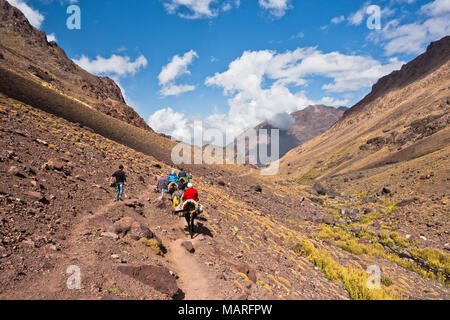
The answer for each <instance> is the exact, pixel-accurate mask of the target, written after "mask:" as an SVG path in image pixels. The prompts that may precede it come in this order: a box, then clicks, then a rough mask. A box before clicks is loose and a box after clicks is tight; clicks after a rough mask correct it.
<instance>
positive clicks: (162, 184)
mask: <svg viewBox="0 0 450 320" xmlns="http://www.w3.org/2000/svg"><path fill="white" fill-rule="evenodd" d="M168 182H169V181H168V180H167V178H166V177H164V176H161V177H159V178H158V181H157V183H156V187H157V188H158V190H159V192H161V199H164V192H165V191H166V186H167V184H168Z"/></svg>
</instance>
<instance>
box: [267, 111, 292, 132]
mask: <svg viewBox="0 0 450 320" xmlns="http://www.w3.org/2000/svg"><path fill="white" fill-rule="evenodd" d="M267 121H268V123H269V124H270V125H271V126H273V127H275V128H278V129H280V130H287V129H289V127H290V126H292V125H293V124H294V123H295V120H294V118H293V117H292V116H291V115H290V114H289V113H287V112H283V113H277V114H275V115H274V116H273V117H272V118H270V119H269V120H267Z"/></svg>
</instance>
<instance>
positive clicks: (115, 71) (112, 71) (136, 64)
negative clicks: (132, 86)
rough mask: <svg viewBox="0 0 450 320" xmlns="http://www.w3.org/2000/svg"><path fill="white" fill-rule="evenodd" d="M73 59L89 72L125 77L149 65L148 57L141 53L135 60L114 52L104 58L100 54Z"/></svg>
mask: <svg viewBox="0 0 450 320" xmlns="http://www.w3.org/2000/svg"><path fill="white" fill-rule="evenodd" d="M73 61H74V62H75V63H76V64H78V65H79V66H80V67H82V68H83V69H85V70H86V71H88V72H91V73H93V74H96V75H111V76H113V77H123V76H127V75H134V74H135V73H136V72H138V71H139V69H141V68H145V67H146V66H147V63H148V62H147V59H146V58H145V57H144V56H143V55H141V56H139V57H138V58H137V59H136V60H135V61H131V59H130V57H128V56H119V55H115V54H113V55H112V56H111V57H110V58H103V57H102V56H100V55H98V56H97V57H96V58H95V59H92V60H91V59H90V58H89V57H87V56H85V55H82V56H81V58H80V59H73Z"/></svg>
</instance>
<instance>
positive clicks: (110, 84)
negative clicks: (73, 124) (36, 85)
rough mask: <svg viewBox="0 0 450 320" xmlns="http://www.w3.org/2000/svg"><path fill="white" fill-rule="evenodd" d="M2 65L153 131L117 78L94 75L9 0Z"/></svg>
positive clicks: (2, 11) (1, 31)
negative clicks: (132, 104)
mask: <svg viewBox="0 0 450 320" xmlns="http://www.w3.org/2000/svg"><path fill="white" fill-rule="evenodd" d="M0 66H3V67H6V68H8V69H12V70H15V71H16V72H20V73H21V74H22V75H24V76H25V77H27V78H36V79H38V80H40V81H41V82H45V83H46V84H47V85H50V86H52V87H54V88H56V89H58V90H59V91H61V92H63V93H65V94H67V95H70V96H72V97H74V98H77V99H79V100H80V101H82V102H85V103H87V104H89V105H90V106H92V107H94V108H95V109H96V110H99V111H100V112H102V113H104V114H107V115H110V116H112V117H114V118H117V119H120V120H123V121H125V122H127V123H129V124H132V125H134V126H136V127H139V128H142V129H145V130H149V131H151V128H150V127H149V126H148V125H147V124H146V122H145V121H144V120H143V119H142V118H141V117H140V116H139V115H138V114H137V113H136V112H135V111H134V110H133V108H131V107H129V106H128V105H126V103H125V100H124V98H123V96H122V92H121V90H120V88H119V87H118V85H117V84H116V83H115V82H114V81H113V80H111V79H110V78H108V77H96V76H93V75H92V74H90V73H88V72H86V71H85V70H83V69H82V68H80V67H79V66H77V65H76V64H75V63H74V62H73V61H72V60H70V59H69V58H67V56H66V54H65V52H64V50H63V49H62V48H60V47H59V46H58V44H57V43H56V42H48V41H47V36H46V34H45V32H44V31H38V30H37V29H36V28H34V27H33V26H32V25H31V24H30V23H29V22H28V20H27V19H26V18H25V16H24V15H23V14H22V12H21V11H20V10H18V9H17V8H15V7H13V6H11V5H10V4H9V3H8V2H7V1H6V0H0Z"/></svg>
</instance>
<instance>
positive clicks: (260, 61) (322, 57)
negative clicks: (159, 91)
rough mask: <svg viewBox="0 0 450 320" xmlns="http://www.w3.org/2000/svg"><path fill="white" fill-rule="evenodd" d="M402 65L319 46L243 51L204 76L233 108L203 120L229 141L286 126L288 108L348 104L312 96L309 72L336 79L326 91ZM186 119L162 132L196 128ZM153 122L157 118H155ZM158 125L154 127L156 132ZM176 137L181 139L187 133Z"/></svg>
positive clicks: (355, 87) (349, 87)
mask: <svg viewBox="0 0 450 320" xmlns="http://www.w3.org/2000/svg"><path fill="white" fill-rule="evenodd" d="M402 64H403V62H400V61H398V60H397V59H391V60H390V61H389V62H388V63H386V64H382V63H380V62H379V61H377V60H375V59H373V58H371V57H367V56H357V55H344V54H342V53H339V52H331V53H323V52H321V51H319V50H318V49H317V48H298V49H297V50H294V51H286V52H284V53H278V52H276V51H270V50H261V51H245V52H244V53H243V54H242V56H241V57H239V58H237V59H235V60H234V61H232V62H231V63H230V64H229V66H228V69H227V70H226V71H224V72H221V73H216V74H215V75H213V76H211V77H208V78H206V80H205V84H206V85H207V86H216V87H219V88H222V90H223V94H224V95H225V96H227V97H228V107H229V109H228V112H226V113H219V112H217V111H216V112H215V113H214V114H212V115H210V116H208V117H205V118H204V119H203V125H204V127H205V128H215V129H218V130H220V131H222V132H227V133H228V135H227V139H228V140H227V142H228V143H229V142H232V141H233V140H232V139H234V138H235V137H236V136H237V135H239V134H240V133H242V132H243V131H245V130H247V129H249V128H253V127H254V126H256V125H257V124H259V123H261V122H264V121H268V122H269V123H271V124H276V126H279V127H280V126H281V127H283V128H284V127H285V126H288V125H289V123H290V119H289V114H290V113H292V112H294V111H298V110H301V109H303V108H305V107H307V106H309V105H313V104H327V105H332V106H342V105H347V104H348V102H349V100H348V99H345V100H343V99H339V98H336V97H330V96H325V97H324V98H322V99H321V100H319V101H314V100H311V99H309V98H308V97H307V96H306V93H305V91H304V90H302V89H301V88H300V87H302V86H305V85H307V84H308V80H307V79H308V78H310V77H311V76H322V77H326V78H331V79H332V81H331V82H330V83H327V84H325V85H324V86H323V88H322V89H323V90H324V91H328V92H330V93H348V92H352V91H359V90H361V89H363V88H366V87H370V86H371V85H373V83H374V82H376V81H377V80H378V79H379V78H380V77H382V76H384V75H386V74H387V73H389V72H391V71H392V70H394V69H399V68H400V67H401V65H402ZM172 111H173V110H172ZM164 112H166V113H167V112H168V110H167V109H164V110H163V111H158V113H157V115H158V116H159V117H160V116H161V113H164ZM176 116H177V117H175V118H176V119H177V122H180V116H181V114H177V115H176ZM152 117H153V116H152ZM182 119H183V121H186V122H180V123H183V125H184V124H185V123H187V124H188V125H187V126H186V128H188V130H185V131H184V132H183V133H181V132H180V129H176V130H175V129H174V131H176V134H174V133H173V132H170V128H169V127H167V126H164V127H163V128H162V129H164V130H165V131H162V132H163V133H166V134H169V135H172V136H177V134H186V133H187V132H189V130H192V126H189V124H190V123H192V119H186V118H182ZM151 122H152V123H156V121H155V118H152V120H151ZM158 126H159V127H160V126H161V125H158ZM159 127H155V128H156V130H157V131H158V128H159ZM177 138H178V139H183V136H181V135H180V136H177ZM186 142H190V141H186Z"/></svg>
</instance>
